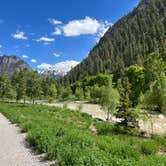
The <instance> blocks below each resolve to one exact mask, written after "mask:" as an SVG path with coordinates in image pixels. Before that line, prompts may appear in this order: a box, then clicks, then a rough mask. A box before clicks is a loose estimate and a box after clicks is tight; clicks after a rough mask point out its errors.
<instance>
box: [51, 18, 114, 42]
mask: <svg viewBox="0 0 166 166" xmlns="http://www.w3.org/2000/svg"><path fill="white" fill-rule="evenodd" d="M54 21H55V20H54ZM53 25H56V24H53ZM111 25H112V23H110V22H108V21H99V20H97V19H94V18H91V17H88V16H86V17H85V18H84V19H78V20H71V21H69V22H68V23H67V24H64V25H58V27H55V31H54V32H53V33H52V35H61V34H63V35H64V36H67V37H72V36H80V35H95V39H96V40H99V38H101V37H102V36H103V35H104V33H105V32H106V31H107V30H108V28H109V27H110V26H111Z"/></svg>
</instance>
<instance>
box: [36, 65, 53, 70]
mask: <svg viewBox="0 0 166 166" xmlns="http://www.w3.org/2000/svg"><path fill="white" fill-rule="evenodd" d="M51 66H52V65H50V64H48V63H42V64H40V65H38V66H37V68H38V69H40V70H46V69H49V68H50V67H51Z"/></svg>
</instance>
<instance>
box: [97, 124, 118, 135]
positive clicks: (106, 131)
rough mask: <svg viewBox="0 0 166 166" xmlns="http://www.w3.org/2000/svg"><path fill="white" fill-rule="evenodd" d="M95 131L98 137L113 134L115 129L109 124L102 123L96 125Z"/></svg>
mask: <svg viewBox="0 0 166 166" xmlns="http://www.w3.org/2000/svg"><path fill="white" fill-rule="evenodd" d="M96 129H97V133H98V134H99V135H110V134H113V133H114V129H115V128H114V126H113V125H112V124H110V123H109V122H103V123H97V124H96Z"/></svg>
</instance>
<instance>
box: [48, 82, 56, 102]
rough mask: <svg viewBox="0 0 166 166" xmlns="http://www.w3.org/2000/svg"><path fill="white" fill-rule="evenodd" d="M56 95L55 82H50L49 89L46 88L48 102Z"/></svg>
mask: <svg viewBox="0 0 166 166" xmlns="http://www.w3.org/2000/svg"><path fill="white" fill-rule="evenodd" d="M56 97H57V89H56V86H55V84H53V83H52V84H51V85H50V87H49V89H48V99H49V101H50V102H52V101H53V100H54V99H56Z"/></svg>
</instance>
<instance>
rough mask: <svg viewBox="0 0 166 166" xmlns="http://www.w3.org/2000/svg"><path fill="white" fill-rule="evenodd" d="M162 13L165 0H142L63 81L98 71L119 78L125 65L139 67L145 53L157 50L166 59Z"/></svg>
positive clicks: (164, 18)
mask: <svg viewBox="0 0 166 166" xmlns="http://www.w3.org/2000/svg"><path fill="white" fill-rule="evenodd" d="M165 13H166V1H165V0H148V1H146V0H142V1H141V4H140V5H139V6H138V7H137V8H135V9H134V10H133V12H131V13H129V14H128V15H127V16H124V17H123V18H122V19H120V20H119V21H118V22H117V23H115V24H114V26H111V27H110V28H109V30H108V31H107V33H106V34H105V36H104V37H103V38H102V39H101V40H100V41H99V43H98V44H97V45H96V46H95V47H94V48H93V49H92V50H91V51H90V53H89V55H88V57H87V58H86V59H85V60H84V61H83V62H82V63H80V64H79V65H78V66H76V67H75V68H73V69H72V70H71V71H70V72H69V73H68V74H67V75H66V76H65V79H64V83H65V82H66V80H68V81H69V82H70V83H74V82H75V81H77V80H81V79H84V78H85V77H87V76H91V75H96V74H98V73H113V74H114V75H115V77H116V78H119V77H120V76H121V71H123V69H124V67H128V66H130V65H134V64H138V65H139V66H142V65H143V64H144V61H145V59H146V57H147V56H148V54H149V53H152V52H154V51H156V50H157V51H159V52H160V53H161V54H162V56H163V59H164V60H166V47H165V38H166V26H165V25H166V24H165V20H166V15H165ZM149 69H150V70H152V68H151V67H150V68H149ZM159 70H160V68H159ZM147 88H148V85H147Z"/></svg>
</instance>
